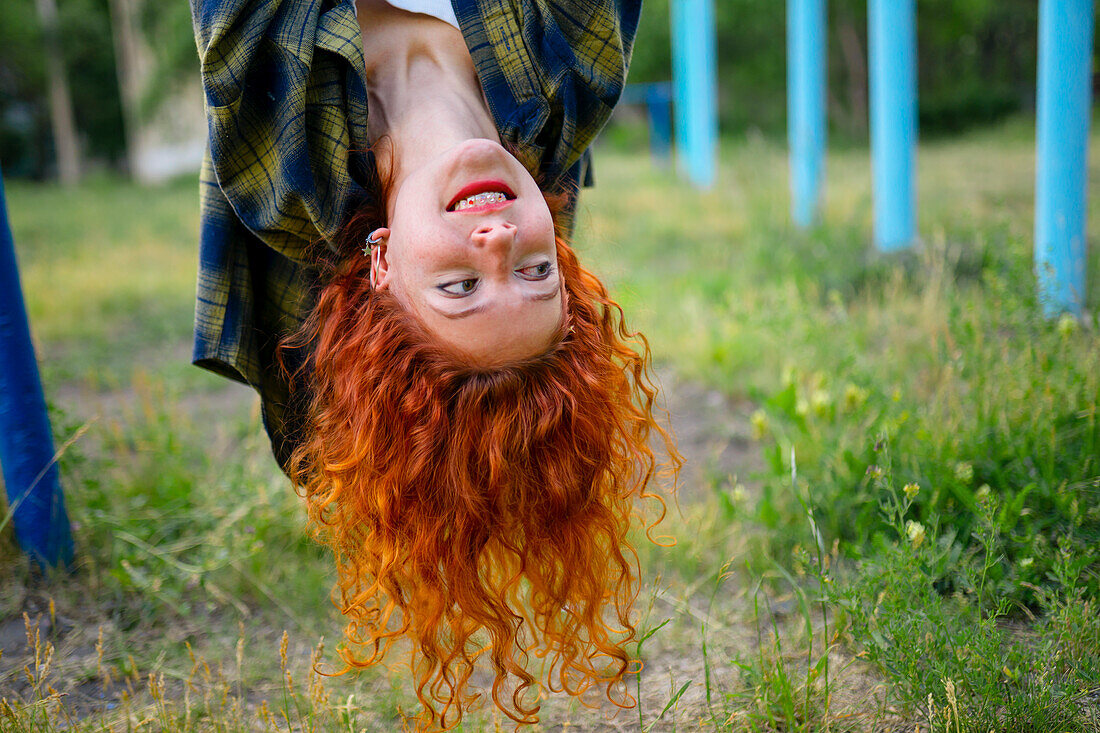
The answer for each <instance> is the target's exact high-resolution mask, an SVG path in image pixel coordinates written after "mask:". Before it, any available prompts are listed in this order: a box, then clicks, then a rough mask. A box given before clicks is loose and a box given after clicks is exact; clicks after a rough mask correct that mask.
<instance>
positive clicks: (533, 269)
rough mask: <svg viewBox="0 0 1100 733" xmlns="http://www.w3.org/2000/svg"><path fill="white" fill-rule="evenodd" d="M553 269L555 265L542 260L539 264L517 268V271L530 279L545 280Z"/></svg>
mask: <svg viewBox="0 0 1100 733" xmlns="http://www.w3.org/2000/svg"><path fill="white" fill-rule="evenodd" d="M552 269H553V266H552V265H551V264H550V263H549V262H540V263H539V264H537V265H531V266H530V267H524V268H522V269H520V270H517V272H519V274H520V275H522V276H523V277H525V278H526V279H528V280H545V279H546V278H547V277H549V275H550V271H551V270H552Z"/></svg>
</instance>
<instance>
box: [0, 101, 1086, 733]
mask: <svg viewBox="0 0 1100 733" xmlns="http://www.w3.org/2000/svg"><path fill="white" fill-rule="evenodd" d="M1033 140H1034V134H1033V128H1032V127H1031V126H1030V124H1029V123H1027V122H1024V121H1013V122H1011V123H1009V124H1006V125H1004V126H1002V127H999V128H996V129H991V130H987V131H982V132H978V133H974V134H972V135H969V136H967V137H964V138H960V139H957V140H946V141H938V142H936V143H934V144H930V145H924V146H922V148H921V151H920V158H919V172H920V181H919V190H920V199H919V200H920V210H919V222H920V224H919V229H920V233H921V238H922V242H921V244H920V246H919V247H918V248H917V249H916V250H915V251H914V252H912V253H909V254H905V255H901V256H897V257H885V256H879V255H876V254H874V253H873V251H872V249H871V247H870V246H869V240H870V230H871V208H870V206H871V201H870V173H869V161H868V156H867V154H866V153H865V152H863V151H860V150H856V149H849V150H843V151H839V152H834V153H833V154H831V155H830V157H829V160H828V167H827V171H828V183H827V187H826V192H827V194H826V195H827V199H826V206H825V209H824V213H823V217H822V221H821V223H820V225H818V226H817V227H815V228H813V229H812V230H810V231H805V232H803V231H798V230H795V229H793V228H792V227H791V226H790V225H789V223H788V214H787V209H788V199H787V193H786V185H787V183H786V168H785V166H786V158H785V154H784V151H783V150H782V149H780V148H777V147H774V146H773V145H772V144H770V143H767V142H764V141H761V140H755V139H747V140H738V141H732V140H730V141H725V142H724V144H723V149H722V166H721V172H720V176H719V182H718V185H717V186H716V188H715V190H714V191H713V192H706V193H700V192H697V191H694V190H692V189H691V188H690V187H687V186H685V185H683V184H681V183H679V182H678V181H677V180H675V179H674V177H673V176H672V175H671V173H670V172H669V171H668V170H665V169H661V168H658V167H656V166H654V165H653V164H652V163H651V162H650V161H649V160H648V159H646V158H645V157H644V156H643V155H641V154H638V153H634V152H629V151H625V150H622V149H618V148H616V149H604V150H602V151H599V152H598V154H597V160H596V173H597V179H598V182H599V185H598V186H597V187H596V188H595V189H592V190H590V191H585V193H584V206H583V208H582V210H581V212H580V215H579V218H578V225H577V246H578V248H579V249H580V251H581V253H582V257H583V259H584V260H585V261H586V262H587V263H589V264H590V266H591V267H593V269H595V270H596V271H597V272H599V273H600V274H601V275H603V276H604V277H606V279H607V280H608V281H609V283H610V284H611V286H612V288H613V291H614V293H615V296H616V298H617V299H618V300H619V301H620V302H621V303H622V304H623V305H624V308H625V309H626V311H627V313H628V315H629V317H630V318H631V321H632V323H633V325H634V326H636V327H638V328H640V329H641V330H643V331H644V332H645V333H646V334H647V335H648V336H649V340H650V343H651V344H652V346H653V349H654V353H655V355H656V357H657V359H658V360H659V361H660V363H661V364H662V368H663V369H664V368H667V369H670V370H672V371H674V372H675V373H676V374H678V375H680V378H686V379H690V380H695V381H697V382H701V383H705V384H708V385H711V386H713V387H715V388H717V389H718V390H720V391H721V392H723V393H724V394H726V395H727V396H728V397H729V398H730V400H731V404H733V405H736V406H737V410H738V413H737V414H735V415H731V417H730V421H731V423H732V424H735V425H736V426H740V428H739V429H743V432H745V433H752V434H753V435H754V437H755V442H753V443H752V445H751V447H750V453H758V454H759V459H758V460H756V459H754V460H752V461H748V462H747V463H749V464H751V465H759V466H762V468H761V469H760V470H759V471H758V472H756V473H753V472H752V471H751V469H749V468H748V467H746V468H745V469H744V471H739V472H738V473H739V479H740V481H738V480H737V478H734V477H731V476H727V475H725V474H724V473H721V472H717V473H715V472H710V473H707V472H706V471H704V472H703V477H702V478H701V479H693V480H699V481H702V482H704V483H705V484H706V486H704V487H703V490H702V491H701V492H700V491H691V492H687V491H685V494H687V493H691V494H692V495H693V496H700V495H701V496H703V497H704V498H703V499H701V500H698V501H693V502H686V501H685V503H684V506H683V508H682V514H678V515H674V516H672V517H671V519H670V520H669V524H668V526H667V530H666V531H668V532H670V533H672V534H674V535H676V536H677V537H678V540H679V542H678V544H677V545H676V546H675V547H673V548H660V547H655V546H652V545H646V544H644V543H642V544H641V546H640V557H641V562H642V567H643V589H642V594H641V597H640V600H639V605H638V613H639V616H638V622H639V625H640V628H642V629H644V630H646V632H647V633H648V632H652V635H650V636H648V637H647V638H646V639H645V640H644V643H641V644H639V645H638V649H637V653H638V656H639V657H640V658H641V659H643V660H644V661H645V663H646V668H645V672H644V673H643V674H642V675H641V676H639V677H637V678H634V679H632V680H631V681H630V685H631V690H632V691H633V692H634V693H635V694H637V695H638V696H639V697H640V698H641V700H642V705H641V706H640V707H639V708H638V709H636V710H633V711H625V712H624V713H620V716H619V718H617V719H616V720H617V721H619V723H618V724H621V725H624V726H625V727H626V729H639V730H646V729H648V730H654V731H664V730H722V731H726V730H730V731H733V730H737V731H740V730H754V731H773V730H785V731H794V730H798V731H823V730H831V731H843V730H883V729H889V728H890V726H899V727H903V728H904V727H905V726H909V727H910V729H911V728H912V726H915V725H920V726H921V729H922V730H934V731H948V730H950V731H967V730H972V731H980V733H985V732H986V731H988V730H991V729H992V730H997V731H1027V730H1036V731H1039V730H1059V731H1076V730H1082V731H1088V730H1100V719H1098V718H1100V713H1098V712H1097V710H1098V703H1097V697H1098V690H1100V666H1098V665H1097V663H1096V660H1097V659H1100V623H1097V622H1096V618H1097V616H1098V614H1097V596H1098V591H1100V550H1098V548H1100V468H1098V467H1097V460H1098V458H1100V429H1098V428H1097V426H1096V422H1097V404H1098V403H1100V370H1098V369H1097V368H1096V365H1097V364H1098V363H1100V344H1098V342H1097V339H1096V334H1097V326H1098V324H1097V321H1096V316H1097V299H1096V298H1095V297H1094V298H1093V299H1092V300H1091V301H1090V304H1089V308H1088V315H1087V317H1086V318H1085V319H1084V321H1083V322H1081V323H1078V322H1076V321H1072V320H1065V319H1062V320H1058V319H1055V320H1053V321H1048V320H1046V319H1043V318H1041V317H1040V316H1039V315H1038V309H1037V306H1036V295H1035V292H1034V282H1033V276H1032V273H1031V244H1030V240H1031V229H1032V220H1031V216H1032V214H1031V211H1032V205H1033V204H1032V188H1033V180H1034V170H1033V149H1034V145H1033ZM1093 143H1094V144H1093V146H1092V149H1093V156H1094V158H1093V160H1094V162H1093V165H1092V169H1093V170H1097V169H1100V157H1098V154H1100V138H1094V141H1093ZM1094 177H1095V176H1094ZM1094 183H1095V182H1094ZM1093 188H1094V189H1095V186H1093ZM7 196H8V206H9V212H10V215H11V219H12V224H13V229H14V235H15V240H16V243H17V247H18V253H19V257H20V263H21V268H22V277H23V283H24V289H25V291H26V299H27V304H28V308H29V311H30V317H31V321H32V326H33V331H34V336H35V340H36V345H37V348H38V350H39V355H40V360H41V362H42V371H43V376H44V380H45V385H46V391H47V394H48V395H49V396H50V398H51V402H52V403H53V406H54V409H53V417H54V428H55V432H56V433H57V437H58V443H59V444H61V443H63V442H64V441H66V440H68V439H69V438H71V437H72V436H73V435H75V434H77V433H80V436H81V437H80V438H79V439H78V440H76V441H75V443H74V444H73V445H72V447H71V448H69V449H68V451H67V452H66V453H65V455H64V456H63V457H62V469H63V475H64V480H65V488H66V498H67V501H68V503H69V509H70V513H71V514H72V516H73V520H74V525H75V528H76V529H75V532H76V538H77V545H78V563H77V572H76V573H75V574H73V575H71V576H66V577H53V578H49V579H45V580H44V579H40V578H36V577H35V576H34V575H33V574H32V573H31V572H30V570H29V569H28V568H27V567H26V565H25V564H24V561H23V560H22V559H21V558H20V557H19V556H18V554H17V553H16V552H15V551H14V549H13V546H12V543H11V539H10V529H9V530H7V536H6V537H0V568H2V569H0V577H2V578H3V580H0V634H4V633H10V631H11V629H12V628H17V629H18V628H19V627H21V625H22V623H23V621H22V614H23V613H24V612H26V613H27V618H28V620H29V621H30V622H31V625H32V627H33V626H34V625H35V624H37V623H39V622H43V623H45V622H46V621H48V624H47V626H44V627H43V629H44V630H43V631H42V632H41V633H40V635H39V638H38V643H37V645H35V644H31V645H29V647H28V646H27V645H22V646H23V649H22V650H21V651H18V652H14V651H11V650H9V651H6V652H4V655H3V656H0V698H6V699H7V703H6V705H7V707H6V708H5V707H3V706H0V730H3V731H7V730H17V731H23V730H26V731H30V730H35V731H37V730H48V729H51V728H52V729H62V728H71V729H74V730H94V731H98V730H115V729H127V728H129V729H138V730H180V731H191V730H228V731H237V730H254V729H259V730H266V729H270V728H272V727H275V728H281V729H285V728H287V727H288V725H289V726H290V727H292V728H293V729H296V730H325V731H328V730H333V731H335V730H349V729H354V730H361V729H366V730H372V731H374V730H379V731H385V730H393V729H396V728H398V727H399V726H400V720H401V711H415V697H414V695H413V694H412V691H411V690H409V689H408V687H407V685H406V684H405V683H404V679H405V678H407V676H408V675H407V671H406V670H403V669H401V668H399V667H397V666H395V667H394V668H392V669H376V670H372V671H371V672H369V673H367V674H365V675H361V676H358V677H353V676H351V675H349V676H345V677H339V678H322V677H319V676H317V675H315V674H313V673H312V672H311V667H312V666H313V665H312V663H311V661H310V659H311V655H312V654H313V650H314V648H315V646H316V645H317V643H318V639H319V637H321V636H322V635H323V636H324V637H325V638H326V642H325V649H326V650H327V653H326V654H325V655H323V656H322V657H319V658H322V659H324V660H326V661H324V662H323V663H322V666H324V665H325V664H328V665H329V666H330V667H332V666H333V665H334V662H333V659H334V656H333V654H332V649H333V648H334V646H335V645H336V641H337V640H339V639H340V638H341V628H342V623H341V620H340V618H339V614H338V613H337V612H336V611H335V609H334V608H333V607H332V605H331V603H330V602H329V600H328V597H327V589H328V587H329V586H330V585H331V582H332V579H331V568H330V561H329V560H328V558H326V557H325V556H324V554H323V553H322V552H321V551H320V550H319V548H318V547H317V546H316V545H314V544H313V543H312V542H310V541H309V540H308V538H306V537H305V535H304V531H303V527H304V517H303V512H302V507H301V506H300V500H299V499H298V498H297V497H296V496H295V495H294V494H293V491H292V490H291V489H290V487H289V485H288V483H287V482H286V480H285V478H283V477H282V475H281V474H280V473H279V472H278V469H277V468H276V467H275V464H274V461H273V460H272V459H271V457H270V454H269V450H268V447H267V443H266V438H265V437H264V436H263V433H262V430H261V427H260V425H259V418H258V413H257V410H256V406H255V402H254V401H253V400H252V399H251V398H250V397H248V396H247V393H246V392H244V391H243V390H241V391H237V390H235V389H233V388H231V387H229V386H228V385H227V383H225V382H224V380H220V379H218V378H216V377H213V376H210V375H207V374H205V373H202V372H200V371H199V370H197V369H194V368H192V367H189V366H186V361H187V354H188V340H189V334H190V319H191V313H192V307H193V305H192V299H193V293H194V269H195V263H196V260H197V252H196V239H197V216H196V210H197V199H198V196H197V187H196V185H195V183H194V181H193V180H181V181H177V182H175V183H172V184H170V185H167V186H164V187H158V188H143V187H139V186H136V185H133V184H130V183H125V182H122V181H118V180H113V179H100V180H95V181H92V182H89V183H88V184H85V185H84V186H82V187H80V188H79V189H77V190H75V191H65V190H62V189H59V188H57V187H53V186H41V185H30V184H23V183H18V182H7ZM1098 231H1100V198H1098V197H1096V196H1092V197H1091V199H1090V229H1089V233H1090V240H1091V242H1092V244H1093V245H1094V247H1093V249H1094V250H1095V245H1096V242H1097V240H1098V237H1097V232H1098ZM1089 274H1090V284H1091V285H1092V287H1093V290H1094V292H1095V291H1096V289H1097V287H1098V286H1100V279H1098V278H1097V275H1098V274H1100V266H1098V261H1097V258H1096V257H1095V256H1094V257H1093V258H1092V259H1091V261H1090V265H1089ZM904 487H908V490H906V489H905V488H904ZM690 488H692V489H694V488H695V487H690ZM918 538H919V539H918ZM284 629H285V630H286V631H287V634H288V636H287V641H286V646H285V647H284V643H283V630H284ZM32 636H33V634H32ZM0 638H10V637H2V636H0ZM48 647H52V649H53V652H52V657H51V658H50V659H49V660H48V663H47V659H46V658H47V656H48V654H47V651H48ZM36 650H37V654H38V658H37V660H36V659H35V658H34V656H35V651H36ZM24 665H26V668H27V672H26V673H25V672H24ZM287 672H289V673H290V678H289V682H288V678H287ZM51 690H52V691H51ZM5 711H7V712H5ZM612 712H614V710H613V709H610V710H603V709H601V710H600V711H592V710H589V709H587V708H584V707H581V706H579V705H578V704H577V703H576V702H575V701H572V700H561V699H555V698H552V699H550V700H547V701H546V707H545V712H544V715H543V721H544V724H545V725H544V726H542V728H543V729H551V730H556V729H557V728H555V727H554V726H558V725H564V724H568V725H569V726H570V727H571V728H572V729H574V730H582V731H583V730H598V729H599V726H600V724H601V721H602V720H603V716H604V715H606V714H610V713H612ZM624 720H625V721H628V722H623V721H624ZM288 721H289V723H288ZM504 722H506V721H503V722H501V721H499V720H498V716H495V715H494V713H493V711H492V710H485V709H482V710H480V711H475V712H474V713H472V714H471V716H470V717H469V718H468V719H467V720H466V722H465V724H464V730H471V731H477V730H492V729H495V727H496V726H497V725H498V723H499V724H501V725H503V723H504Z"/></svg>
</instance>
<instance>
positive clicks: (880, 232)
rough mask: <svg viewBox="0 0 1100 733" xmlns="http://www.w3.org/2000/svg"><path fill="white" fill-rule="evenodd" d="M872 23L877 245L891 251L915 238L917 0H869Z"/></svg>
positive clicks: (872, 160) (871, 54) (873, 163)
mask: <svg viewBox="0 0 1100 733" xmlns="http://www.w3.org/2000/svg"><path fill="white" fill-rule="evenodd" d="M867 26H868V27H867V34H868V36H869V45H870V61H871V62H870V70H869V75H870V81H871V179H872V183H873V188H874V202H875V203H874V208H875V244H876V245H877V246H878V248H879V249H880V250H883V251H890V250H897V249H903V248H905V247H908V246H910V245H911V244H912V243H913V239H914V236H915V227H914V220H915V211H916V187H915V185H914V183H915V177H916V176H915V158H916V142H917V28H916V5H915V0H870V2H869V4H868V8H867Z"/></svg>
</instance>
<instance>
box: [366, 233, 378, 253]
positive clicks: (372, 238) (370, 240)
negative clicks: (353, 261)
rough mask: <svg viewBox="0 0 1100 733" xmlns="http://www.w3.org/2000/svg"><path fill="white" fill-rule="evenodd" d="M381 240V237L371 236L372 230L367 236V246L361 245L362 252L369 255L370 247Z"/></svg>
mask: <svg viewBox="0 0 1100 733" xmlns="http://www.w3.org/2000/svg"><path fill="white" fill-rule="evenodd" d="M381 241H382V237H375V236H373V232H372V233H371V234H370V235H368V236H367V246H365V247H363V254H364V255H366V256H367V257H370V251H371V248H372V247H373V246H374V245H376V244H378V243H379V242H381Z"/></svg>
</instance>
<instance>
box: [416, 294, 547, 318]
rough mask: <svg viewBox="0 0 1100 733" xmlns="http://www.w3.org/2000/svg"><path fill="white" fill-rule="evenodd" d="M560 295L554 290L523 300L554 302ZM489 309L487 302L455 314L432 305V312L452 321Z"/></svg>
mask: <svg viewBox="0 0 1100 733" xmlns="http://www.w3.org/2000/svg"><path fill="white" fill-rule="evenodd" d="M559 295H561V288H554V289H553V290H549V291H547V292H545V293H534V294H532V295H524V296H523V299H524V300H525V301H528V302H538V301H543V300H553V299H554V298H556V297H558V296H559ZM488 307H489V304H488V303H486V302H485V301H482V302H480V303H478V304H477V305H472V306H470V307H469V308H463V309H462V310H460V311H455V312H454V313H451V312H449V311H444V310H440V309H439V308H436V307H435V306H434V305H431V308H432V310H434V311H435V312H436V313H439V314H440V315H441V316H444V317H446V318H450V319H452V320H457V319H459V318H466V317H467V316H472V315H474V314H475V313H481V312H482V311H484V310H485V309H486V308H488Z"/></svg>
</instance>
